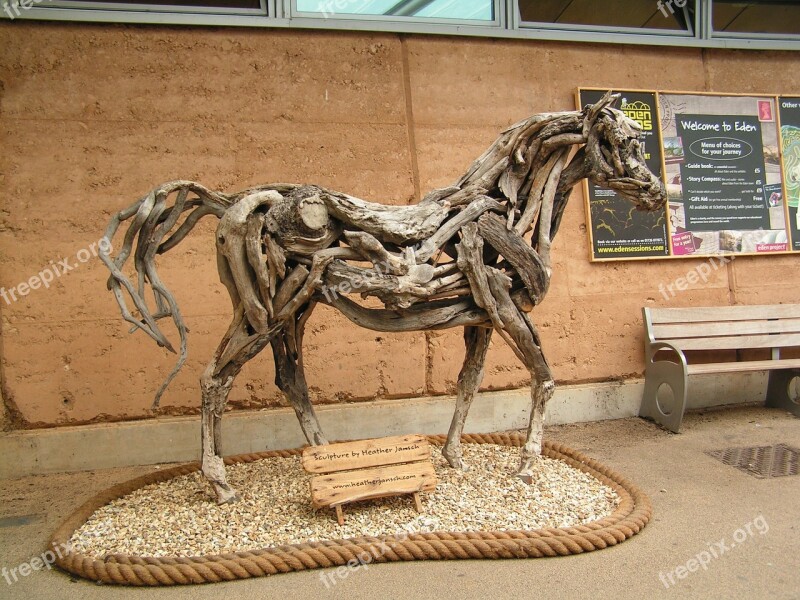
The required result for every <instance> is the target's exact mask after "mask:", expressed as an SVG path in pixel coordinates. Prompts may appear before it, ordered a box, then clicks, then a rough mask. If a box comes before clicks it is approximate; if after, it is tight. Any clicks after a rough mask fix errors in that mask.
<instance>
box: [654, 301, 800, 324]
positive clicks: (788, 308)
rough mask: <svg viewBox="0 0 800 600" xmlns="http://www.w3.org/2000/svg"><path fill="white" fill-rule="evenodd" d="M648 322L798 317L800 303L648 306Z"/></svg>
mask: <svg viewBox="0 0 800 600" xmlns="http://www.w3.org/2000/svg"><path fill="white" fill-rule="evenodd" d="M647 312H648V313H649V314H650V322H651V323H652V324H654V325H656V324H664V323H696V322H704V321H710V322H712V323H715V322H719V321H751V320H754V319H775V318H782V319H800V304H772V305H754V306H703V307H696V308H648V309H647Z"/></svg>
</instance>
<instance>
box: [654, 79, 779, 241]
mask: <svg viewBox="0 0 800 600" xmlns="http://www.w3.org/2000/svg"><path fill="white" fill-rule="evenodd" d="M659 102H660V105H661V106H662V107H663V112H662V117H661V131H662V135H663V140H664V147H665V149H666V148H669V149H670V150H669V158H668V160H667V161H666V171H665V176H666V183H667V185H668V186H670V188H671V189H670V194H669V212H670V224H671V238H670V246H671V254H672V255H673V256H686V255H703V256H708V255H717V254H760V253H769V252H786V251H787V250H788V249H789V245H788V239H787V235H786V213H785V210H784V203H783V199H782V194H781V191H780V188H781V174H780V171H781V169H780V161H779V152H778V129H777V124H776V119H775V98H769V97H757V96H719V95H706V94H660V95H659ZM665 153H666V152H665Z"/></svg>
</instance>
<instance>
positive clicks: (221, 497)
mask: <svg viewBox="0 0 800 600" xmlns="http://www.w3.org/2000/svg"><path fill="white" fill-rule="evenodd" d="M216 492H217V504H218V505H220V506H221V505H223V504H233V503H234V502H237V501H238V500H239V496H237V495H236V491H235V490H233V489H230V488H229V489H227V490H225V489H222V488H218V489H217V490H216Z"/></svg>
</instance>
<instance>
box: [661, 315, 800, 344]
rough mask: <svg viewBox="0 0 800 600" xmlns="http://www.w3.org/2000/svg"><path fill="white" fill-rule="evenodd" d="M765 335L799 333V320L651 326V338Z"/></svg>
mask: <svg viewBox="0 0 800 600" xmlns="http://www.w3.org/2000/svg"><path fill="white" fill-rule="evenodd" d="M765 333H800V319H779V320H777V321H764V320H760V321H725V322H722V323H669V324H666V325H653V337H654V338H655V339H656V340H661V339H665V338H692V337H707V336H721V335H753V334H765Z"/></svg>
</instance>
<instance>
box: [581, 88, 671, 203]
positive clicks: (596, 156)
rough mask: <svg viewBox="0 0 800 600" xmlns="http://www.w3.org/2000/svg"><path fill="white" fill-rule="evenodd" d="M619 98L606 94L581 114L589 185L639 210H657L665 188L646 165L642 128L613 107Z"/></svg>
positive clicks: (664, 195)
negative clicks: (609, 192)
mask: <svg viewBox="0 0 800 600" xmlns="http://www.w3.org/2000/svg"><path fill="white" fill-rule="evenodd" d="M618 99H619V94H611V92H608V93H607V94H606V95H605V96H603V98H601V99H600V101H598V102H597V103H596V104H593V105H589V106H587V107H586V108H584V110H583V114H584V121H583V135H584V137H585V138H586V166H587V168H588V175H587V177H588V178H589V181H591V182H592V183H594V184H595V185H597V186H600V187H604V188H609V189H611V190H613V191H615V192H616V193H617V194H619V195H620V196H622V197H624V198H626V199H627V200H630V201H631V202H633V203H634V204H635V205H636V208H638V209H641V210H658V209H660V208H662V207H663V206H664V204H665V202H666V201H667V192H666V189H665V187H664V184H662V183H661V180H660V179H659V178H658V176H657V175H656V174H655V173H653V172H652V171H651V170H650V169H649V167H648V166H647V163H645V159H644V153H643V151H642V144H641V142H640V141H639V138H640V136H641V133H642V127H641V125H639V123H637V122H636V121H634V120H633V119H630V118H628V117H626V116H625V113H623V112H622V111H621V110H618V109H616V108H613V107H612V105H613V104H614V103H615V102H616V101H617V100H618Z"/></svg>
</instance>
